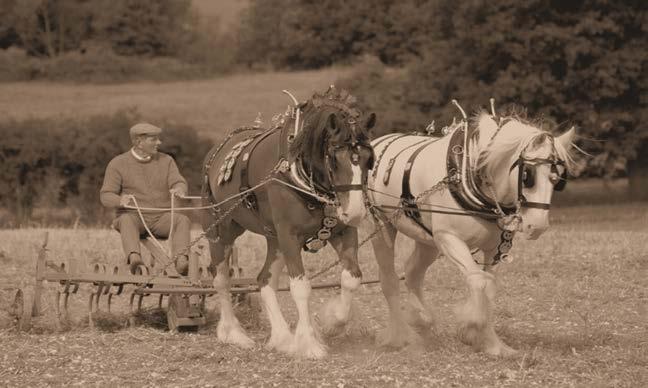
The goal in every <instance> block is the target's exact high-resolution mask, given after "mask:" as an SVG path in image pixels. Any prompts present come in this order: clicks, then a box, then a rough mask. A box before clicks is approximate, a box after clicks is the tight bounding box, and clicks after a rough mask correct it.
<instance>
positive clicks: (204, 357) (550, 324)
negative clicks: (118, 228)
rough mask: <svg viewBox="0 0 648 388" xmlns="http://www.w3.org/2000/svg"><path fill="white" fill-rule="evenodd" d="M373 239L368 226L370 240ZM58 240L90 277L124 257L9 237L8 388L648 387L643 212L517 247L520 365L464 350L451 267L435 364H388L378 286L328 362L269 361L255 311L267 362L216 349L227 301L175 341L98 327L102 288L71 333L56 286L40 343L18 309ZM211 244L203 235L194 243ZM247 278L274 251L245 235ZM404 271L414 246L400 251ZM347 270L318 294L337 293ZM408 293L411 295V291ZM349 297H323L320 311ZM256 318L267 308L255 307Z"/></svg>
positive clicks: (647, 261)
mask: <svg viewBox="0 0 648 388" xmlns="http://www.w3.org/2000/svg"><path fill="white" fill-rule="evenodd" d="M372 229H373V226H372V225H371V224H370V223H369V222H367V224H366V225H365V227H363V229H362V230H361V236H362V235H364V234H366V233H368V232H370V231H371V230H372ZM46 231H48V232H49V234H50V244H49V248H50V252H49V255H50V258H51V259H54V260H56V259H60V260H65V259H66V258H70V257H74V258H77V259H78V260H82V261H85V262H87V263H93V262H118V260H119V257H120V243H119V239H118V236H117V234H116V233H115V232H112V231H108V230H89V229H84V230H68V229H50V230H44V229H24V230H3V231H0V241H2V245H1V247H2V248H1V250H0V260H1V265H2V268H3V271H2V273H1V274H0V283H1V284H2V289H3V298H4V300H3V301H2V302H3V304H2V306H3V307H4V310H3V311H2V312H1V313H0V323H1V326H0V349H2V350H3V354H2V355H1V356H0V379H1V381H3V385H6V386H47V385H81V386H85V385H99V386H105V385H112V386H124V385H127V386H130V385H138V386H159V385H164V386H333V387H342V386H412V387H414V386H417V387H418V386H430V385H432V386H475V385H478V386H588V387H592V386H595V387H596V386H600V387H610V386H619V387H637V386H643V385H644V384H645V383H646V382H647V381H648V370H647V368H646V365H648V330H647V327H646V321H647V318H648V311H647V309H646V306H647V302H648V287H647V285H648V280H647V278H646V274H647V273H648V256H647V253H646V252H648V238H647V237H648V210H647V209H646V207H645V206H642V205H641V204H632V203H631V204H617V205H592V206H578V207H568V208H557V209H555V210H553V211H552V227H551V228H550V229H549V231H547V232H546V233H545V234H544V235H543V236H542V237H541V238H540V239H539V240H538V241H524V240H520V239H517V240H516V241H515V246H514V250H513V256H514V257H515V260H514V261H513V262H512V263H510V264H502V265H501V266H500V268H498V270H497V278H498V296H497V306H496V309H495V316H496V330H497V331H498V333H499V334H500V335H501V337H502V338H503V339H504V340H505V341H507V342H508V343H509V344H510V345H512V346H513V347H515V348H516V349H518V350H520V355H519V357H517V358H514V359H498V358H493V357H489V356H486V355H483V354H478V353H474V352H473V351H472V350H471V349H470V348H469V347H467V346H465V345H463V344H461V343H460V342H459V341H458V340H457V338H456V336H455V328H456V326H455V319H454V315H453V307H454V306H455V305H456V304H457V303H458V302H460V301H461V300H462V298H463V296H464V295H465V291H464V283H463V280H462V278H461V277H460V276H459V274H458V271H457V270H456V268H454V266H453V265H452V264H451V263H449V262H448V261H447V260H444V259H441V260H440V261H439V262H437V263H435V264H434V265H433V266H432V267H431V268H430V269H429V270H428V276H427V285H426V287H425V289H426V293H427V298H428V299H427V300H428V303H430V304H431V305H433V306H434V308H435V311H436V313H437V317H438V324H437V326H436V330H435V331H434V332H431V333H429V335H427V336H426V340H425V341H426V342H425V344H424V348H425V350H424V351H422V352H421V351H413V350H407V349H405V350H401V351H388V350H384V349H380V348H378V347H377V346H376V345H375V344H374V333H375V332H376V330H378V329H380V328H381V327H383V326H384V324H385V318H386V308H385V303H384V300H383V297H382V294H381V292H380V288H379V286H377V285H366V286H362V287H361V289H360V290H359V292H358V293H357V298H356V300H355V310H354V315H355V316H354V319H353V322H352V325H351V326H350V328H349V329H348V330H347V331H345V332H344V333H342V334H341V335H339V336H337V337H332V338H326V339H325V341H326V343H327V344H328V346H329V355H328V357H327V358H326V359H325V360H321V361H311V360H295V359H292V358H291V357H289V356H286V355H284V354H279V353H277V352H274V351H268V350H266V349H264V347H263V344H264V341H265V340H266V339H267V336H268V334H269V323H268V321H267V319H266V318H265V316H264V315H263V314H262V313H260V312H259V310H258V309H257V308H255V307H250V306H249V305H247V304H242V305H240V306H238V307H237V310H236V311H237V314H238V316H239V318H240V320H241V322H242V324H243V326H244V327H245V328H246V329H247V331H248V333H249V334H250V336H251V337H252V338H253V339H254V340H255V341H256V343H257V346H256V348H255V349H253V350H241V349H238V348H235V347H232V346H229V345H224V344H221V343H219V342H218V340H217V339H216V333H215V329H216V323H217V321H218V314H217V311H218V310H217V305H216V302H215V298H211V299H210V302H209V303H208V309H209V315H208V317H209V324H208V325H207V326H206V327H204V328H202V329H201V330H200V331H198V332H197V333H180V334H175V333H170V332H168V331H167V330H166V328H165V321H164V315H163V314H162V313H161V312H160V311H159V310H156V309H155V308H154V306H155V305H156V301H155V300H152V299H151V300H148V301H146V302H145V312H146V314H144V315H143V316H141V317H140V319H139V320H138V321H137V322H136V324H135V325H134V326H130V325H129V324H128V319H126V316H125V315H124V312H125V311H126V309H127V305H128V297H127V296H124V297H122V298H120V299H119V300H118V301H117V302H115V303H116V305H117V306H116V307H117V312H116V313H114V314H111V315H105V316H103V317H102V321H100V322H98V323H99V325H98V328H95V329H91V328H89V327H88V323H87V315H85V312H86V311H87V310H86V309H85V303H86V298H87V293H88V292H89V288H88V287H86V288H85V289H82V290H81V292H80V295H77V296H74V297H73V298H72V299H73V300H72V312H73V314H72V315H73V317H72V318H71V322H70V323H69V324H67V325H64V326H62V327H57V325H56V323H55V322H56V320H55V318H54V312H53V307H52V303H51V300H52V299H51V296H52V295H53V293H54V291H55V290H56V287H57V286H56V285H51V284H50V285H49V286H48V292H47V293H46V297H45V301H44V302H45V312H44V315H43V316H42V317H40V318H37V319H36V320H35V321H34V327H33V328H32V330H31V331H30V332H27V333H19V332H16V331H15V329H14V327H13V326H12V320H11V317H10V316H9V315H8V314H7V311H6V306H7V304H8V299H7V298H8V296H9V295H10V294H11V292H12V290H13V289H15V287H18V286H20V285H21V283H23V282H25V281H29V279H30V278H32V276H33V267H34V258H35V255H36V252H37V246H38V245H40V244H41V242H42V238H43V235H44V233H45V232H46ZM194 233H198V231H194ZM238 246H239V250H240V257H241V264H242V266H243V268H244V269H245V271H246V273H245V274H246V275H247V276H255V275H256V272H257V271H258V269H259V268H260V266H261V262H262V259H263V254H264V250H265V246H264V242H263V240H260V239H258V238H257V237H256V236H253V235H244V236H242V237H241V239H240V240H239V242H238ZM397 247H398V252H399V253H398V257H399V258H400V259H399V260H398V265H399V266H402V264H403V259H404V258H405V257H407V254H408V252H409V249H410V245H409V244H408V242H407V241H405V240H399V241H398V245H397ZM334 260H335V257H334V254H332V251H330V250H329V248H325V250H324V251H323V252H322V253H319V254H315V255H307V256H305V261H306V268H307V270H308V272H309V273H310V274H313V273H315V272H317V271H318V270H319V269H321V268H323V267H324V266H326V265H327V264H329V263H331V262H332V261H334ZM360 261H361V268H362V269H363V272H364V276H365V279H375V278H376V276H377V274H376V266H375V263H374V260H373V251H372V248H371V247H370V246H369V245H367V246H363V247H362V248H361V252H360ZM338 274H339V268H336V269H333V270H331V271H329V272H328V273H326V274H324V275H322V276H320V277H318V278H316V279H315V280H314V282H324V281H329V280H336V279H337V276H338ZM403 290H404V285H401V291H403ZM335 292H336V291H335V290H324V291H313V298H312V303H311V306H312V308H313V309H314V311H317V310H318V308H319V307H321V306H322V304H323V302H324V301H325V300H326V299H328V298H329V297H331V296H332V295H334V294H335ZM280 301H281V303H282V306H283V309H284V312H285V313H286V314H287V316H288V319H289V322H291V323H292V324H294V323H295V318H296V317H295V311H294V306H293V304H292V301H291V299H290V297H289V295H288V293H282V294H281V296H280ZM253 306H254V305H253Z"/></svg>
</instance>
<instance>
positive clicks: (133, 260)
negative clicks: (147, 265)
mask: <svg viewBox="0 0 648 388" xmlns="http://www.w3.org/2000/svg"><path fill="white" fill-rule="evenodd" d="M126 264H128V265H129V266H130V273H131V274H133V275H135V272H136V270H137V267H138V266H140V265H142V264H144V262H143V261H142V256H140V254H139V253H137V252H131V253H130V254H129V255H128V258H127V259H126Z"/></svg>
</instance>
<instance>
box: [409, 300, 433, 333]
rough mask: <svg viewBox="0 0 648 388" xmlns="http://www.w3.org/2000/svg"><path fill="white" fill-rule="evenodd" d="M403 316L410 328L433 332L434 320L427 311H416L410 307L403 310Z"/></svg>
mask: <svg viewBox="0 0 648 388" xmlns="http://www.w3.org/2000/svg"><path fill="white" fill-rule="evenodd" d="M403 315H404V317H405V322H407V323H408V324H409V325H410V326H412V327H415V328H417V329H418V330H421V331H429V330H434V327H435V326H436V325H435V320H434V317H433V316H432V314H430V313H429V312H427V311H423V310H420V309H417V308H415V307H413V306H411V305H407V306H406V307H404V308H403Z"/></svg>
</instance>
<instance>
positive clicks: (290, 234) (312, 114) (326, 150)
mask: <svg viewBox="0 0 648 388" xmlns="http://www.w3.org/2000/svg"><path fill="white" fill-rule="evenodd" d="M374 124H375V114H373V113H372V114H370V115H368V116H366V117H365V116H364V115H363V114H362V112H360V110H358V109H357V108H356V107H355V98H353V97H352V96H350V95H349V94H348V93H346V92H345V91H341V92H338V91H337V90H336V89H335V88H333V87H331V88H329V90H328V91H327V92H326V93H325V94H323V95H319V94H315V95H314V96H313V97H312V98H311V99H310V100H308V101H307V102H306V103H302V104H300V105H297V106H296V107H294V108H290V109H289V111H287V112H286V114H285V115H284V116H283V117H282V119H281V121H280V122H279V123H277V124H276V125H275V126H274V127H272V128H270V129H267V130H262V129H255V128H239V129H238V130H236V131H234V132H232V133H231V134H230V135H229V136H228V138H227V139H226V140H225V142H224V143H223V144H221V145H219V146H218V147H216V148H214V149H212V151H210V153H209V154H208V156H207V160H206V163H205V180H206V182H207V183H208V189H209V191H210V193H206V194H207V195H210V197H211V200H212V202H213V203H221V202H223V201H226V202H225V203H224V204H223V205H222V206H219V207H218V209H217V211H216V212H215V217H216V222H218V225H216V226H212V227H211V228H209V227H207V228H208V229H209V230H210V232H211V236H210V240H211V243H210V249H211V258H212V271H215V273H216V276H215V278H214V287H215V288H217V289H218V290H219V292H218V293H219V300H220V307H221V317H220V321H219V323H218V328H217V335H218V339H219V340H220V341H222V342H225V343H231V344H236V345H239V346H242V347H251V346H252V345H253V341H252V340H251V339H250V338H249V337H248V336H247V335H246V333H245V332H244V330H243V329H242V328H241V326H240V324H239V322H238V320H237V318H236V317H235V316H234V313H233V309H232V303H231V299H230V296H229V289H230V270H229V260H228V258H229V256H230V254H231V251H232V245H233V244H234V241H235V239H236V238H237V237H238V236H240V235H241V234H242V233H243V232H244V231H245V230H249V231H252V232H254V233H257V234H260V235H263V236H265V238H266V242H267V255H266V260H265V264H264V266H263V268H262V270H261V272H260V273H259V275H258V277H257V281H258V285H259V288H260V290H261V298H262V301H263V305H264V308H265V311H266V313H267V315H268V318H269V320H270V323H271V335H270V339H269V341H268V343H267V345H266V346H267V347H268V348H271V349H277V350H279V351H282V352H286V353H290V354H294V355H296V356H300V357H308V358H321V357H323V356H325V355H326V348H325V346H324V345H323V344H322V343H321V342H320V340H319V339H318V336H317V333H316V330H315V329H314V328H313V325H312V323H311V318H310V313H309V306H308V301H309V295H310V291H311V285H310V281H309V279H308V278H307V277H306V276H305V271H304V265H303V262H302V257H301V251H302V249H304V250H307V251H311V252H314V251H316V250H317V249H319V248H321V247H322V246H324V245H325V244H326V243H327V242H330V243H331V246H332V247H333V249H334V250H335V251H336V252H337V254H338V256H339V257H340V260H341V262H342V265H343V271H342V275H341V289H342V290H341V294H340V296H339V297H337V298H335V300H333V301H331V302H330V303H329V304H328V305H327V308H326V311H325V312H326V314H325V316H324V317H322V318H323V319H322V321H323V322H324V325H325V328H324V329H326V330H328V329H333V328H335V327H341V326H343V325H344V324H345V323H346V322H347V321H348V318H349V310H350V305H351V293H352V291H353V290H354V289H356V288H357V287H358V285H359V284H360V278H361V272H360V268H359V266H358V258H357V249H358V248H357V240H358V239H357V230H356V228H355V226H357V224H358V223H359V222H360V221H361V220H362V219H363V218H364V216H365V214H366V209H365V204H364V197H363V195H362V190H363V188H364V186H365V185H366V182H367V171H368V170H369V169H371V167H372V164H373V150H372V148H371V146H370V145H369V138H368V131H369V130H370V129H371V128H372V127H373V126H374ZM293 127H294V128H295V130H294V131H293V129H292V128H293ZM241 194H242V195H243V197H240V195H241ZM228 198H232V200H231V201H227V200H228ZM237 198H239V199H237ZM241 200H242V202H243V204H244V206H237V205H238V204H239V203H240V202H241ZM284 265H285V266H286V267H287V269H288V276H289V277H290V292H291V295H292V297H293V300H294V301H295V304H296V306H297V311H298V313H299V318H298V323H297V327H296V329H295V334H294V335H293V334H292V333H291V331H290V328H289V326H288V324H287V323H286V321H285V320H284V317H283V315H282V313H281V310H280V307H279V304H278V301H277V297H276V293H275V292H276V289H277V286H278V280H279V275H280V273H281V271H282V270H283V267H284Z"/></svg>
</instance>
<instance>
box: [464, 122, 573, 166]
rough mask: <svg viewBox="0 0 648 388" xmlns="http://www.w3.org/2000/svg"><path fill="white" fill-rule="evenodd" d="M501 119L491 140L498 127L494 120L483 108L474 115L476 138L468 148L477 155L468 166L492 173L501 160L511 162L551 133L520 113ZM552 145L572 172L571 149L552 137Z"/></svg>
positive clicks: (542, 141) (536, 145)
mask: <svg viewBox="0 0 648 388" xmlns="http://www.w3.org/2000/svg"><path fill="white" fill-rule="evenodd" d="M504 120H505V121H506V122H505V123H504V124H503V125H502V127H501V129H500V130H499V132H498V133H497V136H495V138H494V139H493V140H492V141H491V138H492V137H493V135H494V134H495V132H496V131H497V123H496V122H495V120H494V119H493V118H492V117H491V116H490V115H489V114H488V113H486V112H480V113H478V114H477V115H476V116H475V118H474V119H473V125H475V126H476V134H477V136H478V138H479V140H478V141H477V142H473V144H472V145H471V150H470V151H471V154H472V155H479V157H475V158H473V160H471V167H472V168H473V169H474V170H475V171H480V170H482V169H483V171H484V172H485V173H486V175H487V176H494V173H495V172H496V171H497V170H498V169H499V168H501V165H502V163H506V165H507V166H510V165H512V164H513V163H514V162H515V161H516V160H517V158H518V157H519V156H520V154H521V153H522V152H523V151H524V150H525V149H526V148H527V147H529V146H531V148H530V150H535V149H537V148H538V147H540V146H541V145H542V144H544V142H545V141H546V140H547V139H548V138H549V137H553V135H552V133H551V132H549V131H546V130H543V129H542V124H541V123H534V122H531V121H528V120H526V119H524V118H522V117H520V116H519V115H513V116H508V117H505V118H504ZM554 147H555V150H556V153H557V154H558V155H557V157H558V158H559V159H561V160H563V161H565V168H566V169H567V171H569V172H572V171H573V170H574V167H575V162H574V157H573V154H572V151H571V149H568V148H566V147H565V146H563V144H562V143H560V142H558V141H554Z"/></svg>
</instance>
